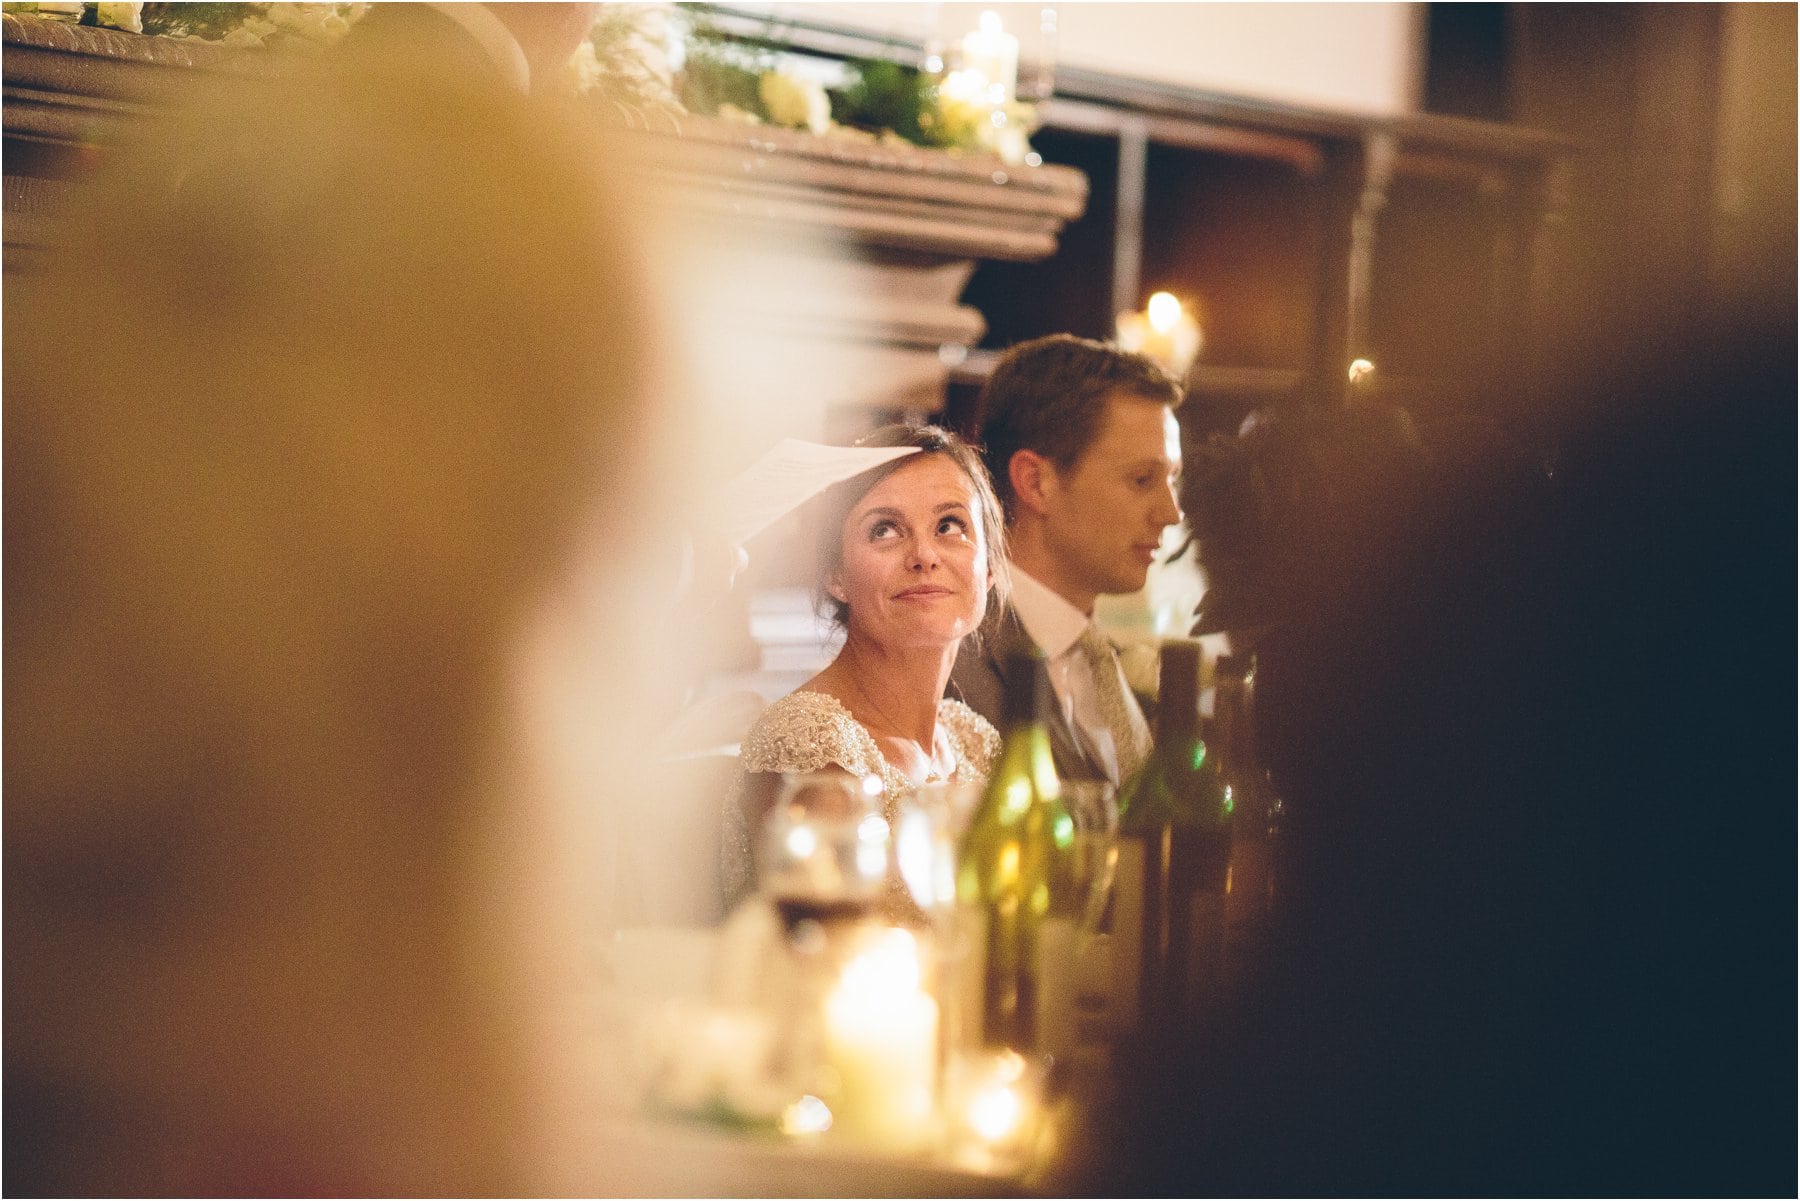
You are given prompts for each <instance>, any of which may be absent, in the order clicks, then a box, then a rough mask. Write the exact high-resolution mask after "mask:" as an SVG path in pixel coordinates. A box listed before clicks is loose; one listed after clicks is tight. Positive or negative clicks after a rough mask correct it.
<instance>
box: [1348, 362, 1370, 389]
mask: <svg viewBox="0 0 1800 1201" xmlns="http://www.w3.org/2000/svg"><path fill="white" fill-rule="evenodd" d="M1374 370H1375V364H1373V363H1371V362H1369V360H1367V359H1357V360H1355V361H1354V362H1352V363H1351V364H1350V382H1351V383H1353V384H1358V383H1361V382H1362V381H1363V379H1364V377H1366V376H1367V375H1368V374H1369V373H1370V372H1372V371H1374Z"/></svg>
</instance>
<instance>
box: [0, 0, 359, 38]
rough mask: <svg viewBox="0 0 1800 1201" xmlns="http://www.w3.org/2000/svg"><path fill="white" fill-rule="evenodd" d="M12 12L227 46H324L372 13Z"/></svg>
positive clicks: (207, 7)
mask: <svg viewBox="0 0 1800 1201" xmlns="http://www.w3.org/2000/svg"><path fill="white" fill-rule="evenodd" d="M4 7H5V9H6V11H7V12H10V13H20V14H31V15H36V16H41V17H50V18H53V19H56V20H65V21H78V22H79V23H80V24H83V25H96V26H101V27H103V28H108V29H122V30H124V31H126V32H127V33H144V34H152V35H154V36H157V37H166V38H193V39H196V40H199V41H208V42H218V43H221V44H223V45H226V46H268V47H275V48H281V47H290V46H306V45H318V44H323V43H326V42H330V41H333V40H335V39H337V38H339V37H342V36H343V34H344V32H345V31H346V30H348V29H349V28H350V25H351V23H352V22H354V21H355V20H356V19H357V18H358V17H360V16H362V14H363V13H364V12H365V11H366V10H367V9H368V7H369V6H368V5H367V4H366V3H358V4H280V3H270V4H258V3H241V4H145V3H142V2H141V0H128V2H126V3H98V4H96V3H87V4H72V3H71V4H43V3H37V4H34V3H18V4H14V3H8V4H6V5H5V6H4Z"/></svg>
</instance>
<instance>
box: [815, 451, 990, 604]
mask: <svg viewBox="0 0 1800 1201" xmlns="http://www.w3.org/2000/svg"><path fill="white" fill-rule="evenodd" d="M856 445H857V446H916V447H918V448H919V450H920V452H921V453H923V454H938V455H943V456H945V457H946V458H948V459H949V460H950V461H951V462H953V463H955V464H956V465H957V467H958V468H960V469H961V471H962V473H963V475H965V476H966V477H968V480H969V483H970V485H971V486H972V487H973V488H974V490H975V513H974V517H975V520H976V521H977V522H979V523H980V525H981V539H982V542H983V543H984V544H985V545H986V547H987V557H988V566H989V569H990V570H991V571H992V572H993V574H994V586H993V588H992V589H990V590H989V593H988V611H989V612H990V613H991V612H993V611H994V608H995V606H996V605H1000V604H1004V603H1005V602H1006V598H1007V596H1008V595H1009V594H1010V593H1011V591H1012V576H1011V575H1010V574H1008V570H1007V564H1006V524H1005V522H1004V520H1003V519H1002V518H1001V516H1000V501H999V498H998V497H997V496H995V494H994V483H993V481H992V480H991V479H989V478H988V472H987V467H986V466H985V465H983V463H982V461H981V456H980V455H979V454H977V453H976V451H975V448H974V447H973V446H970V445H969V444H968V443H967V442H965V441H964V440H963V439H962V438H960V437H958V436H957V435H956V434H954V433H952V432H951V431H949V430H947V429H944V428H943V427H942V426H936V425H911V424H896V425H884V426H882V427H881V428H880V429H878V430H875V431H874V432H873V433H870V434H866V435H864V436H863V437H861V438H859V439H857V441H856ZM917 458H918V455H904V456H902V457H900V458H898V459H893V460H891V461H889V462H886V463H883V464H881V465H880V466H879V467H871V468H870V469H869V470H867V471H865V472H863V473H862V474H860V475H853V476H851V477H850V478H849V479H847V480H845V481H844V482H843V483H841V484H837V485H834V486H833V487H831V488H827V489H826V490H825V491H824V492H823V493H822V494H820V496H819V498H818V499H817V500H816V501H814V502H813V519H814V521H816V522H817V529H818V539H819V555H818V558H819V564H818V566H819V572H818V576H817V578H816V579H815V581H814V584H813V593H814V604H815V606H816V607H817V609H818V611H819V613H820V614H821V615H822V616H824V617H826V618H829V619H830V620H831V622H832V623H833V624H834V625H836V626H837V627H838V628H840V629H843V628H846V627H847V626H848V625H849V622H850V606H849V605H847V604H845V603H844V602H843V601H841V600H839V599H837V597H835V596H833V595H831V593H830V592H829V591H828V588H827V586H828V585H829V583H830V581H831V579H832V577H833V576H835V575H836V574H837V571H838V569H839V568H841V567H842V566H843V564H844V520H845V518H847V517H849V515H850V510H852V509H854V508H855V507H856V505H857V502H859V501H861V500H862V498H863V497H865V496H867V495H868V494H869V493H870V491H872V490H873V489H874V487H875V485H877V484H879V483H880V482H881V481H882V480H885V479H886V478H887V477H888V476H890V475H892V474H894V472H896V471H898V470H900V468H902V467H904V466H906V465H907V464H908V463H911V462H913V461H914V460H915V459H917Z"/></svg>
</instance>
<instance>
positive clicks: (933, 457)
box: [830, 453, 994, 650]
mask: <svg viewBox="0 0 1800 1201" xmlns="http://www.w3.org/2000/svg"><path fill="white" fill-rule="evenodd" d="M976 506H977V501H976V495H975V488H974V486H973V485H972V484H971V483H970V482H969V477H968V476H966V475H964V474H963V472H962V469H961V468H960V467H958V466H957V465H956V463H955V462H954V461H953V460H951V459H950V458H949V457H948V456H947V455H942V454H932V453H927V454H921V455H915V456H914V457H913V458H912V459H910V460H909V461H908V462H907V463H906V464H905V466H903V467H901V468H899V469H898V470H896V471H894V472H893V473H892V474H890V475H889V476H887V478H885V479H883V480H882V481H881V482H880V483H878V484H876V485H875V487H873V488H871V489H870V490H869V491H868V492H867V493H866V494H865V495H864V496H863V497H862V499H860V500H858V501H857V502H856V504H854V505H853V506H851V509H850V514H849V516H848V517H846V518H845V519H844V528H843V547H842V549H843V558H842V565H841V566H840V567H839V569H838V571H837V573H836V574H835V575H834V577H833V578H832V581H831V587H830V592H831V594H832V595H833V596H835V597H837V599H839V600H840V601H843V602H844V603H845V604H846V605H848V606H849V610H850V614H849V623H850V632H851V634H852V636H855V637H865V638H869V639H872V640H873V641H875V642H877V643H879V644H880V645H882V646H886V647H890V648H893V649H896V650H898V649H904V648H911V647H944V646H948V645H950V644H951V643H953V642H955V641H957V640H958V639H960V638H962V637H963V636H964V635H966V634H969V633H971V632H973V631H974V629H975V627H976V626H978V625H980V624H981V619H982V616H983V615H984V614H985V613H986V612H987V594H988V588H989V587H990V586H991V585H992V584H993V582H994V578H993V573H992V571H991V570H990V569H989V565H988V555H987V543H986V541H985V539H984V538H983V536H982V530H981V522H980V519H979V517H978V516H977V507H976Z"/></svg>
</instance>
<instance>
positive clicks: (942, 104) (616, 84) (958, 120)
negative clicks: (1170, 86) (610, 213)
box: [4, 0, 1040, 166]
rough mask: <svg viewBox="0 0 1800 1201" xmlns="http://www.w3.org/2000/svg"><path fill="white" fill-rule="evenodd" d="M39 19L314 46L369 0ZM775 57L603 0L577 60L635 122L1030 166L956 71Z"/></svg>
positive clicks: (73, 11)
mask: <svg viewBox="0 0 1800 1201" xmlns="http://www.w3.org/2000/svg"><path fill="white" fill-rule="evenodd" d="M4 7H5V10H6V11H8V12H17V13H35V14H37V15H39V16H45V17H54V18H57V19H61V20H77V19H79V21H80V22H81V23H82V24H84V25H97V26H105V27H108V28H113V29H122V30H126V31H128V32H131V33H143V34H151V35H155V36H160V37H170V38H192V39H196V40H200V41H207V42H216V43H219V44H222V45H226V46H242V47H268V48H271V49H290V48H306V47H309V46H317V45H322V44H326V43H329V42H332V41H334V40H336V39H337V38H339V37H341V36H343V34H344V33H345V32H346V31H348V30H349V28H350V26H351V25H352V24H353V23H355V21H356V20H357V19H358V18H359V17H361V16H362V15H363V13H364V12H365V11H367V9H368V7H369V6H368V4H366V3H343V4H309V3H279V2H278V3H150V4H146V3H141V2H135V0H134V2H127V3H84V4H77V3H56V4H52V3H7V4H5V5H4ZM823 74H824V72H821V71H807V70H804V69H803V68H802V67H799V66H796V65H794V62H793V60H791V59H790V58H789V57H788V56H785V55H783V54H781V53H780V52H779V51H778V49H777V44H776V42H775V40H774V39H773V38H770V39H766V40H760V41H751V40H746V39H744V38H740V37H736V36H732V35H728V34H725V33H723V32H721V31H719V30H717V29H716V28H713V27H712V26H710V25H708V24H707V23H706V22H705V19H704V18H703V17H702V18H693V17H685V16H678V15H677V10H676V7H675V6H673V5H669V4H606V5H603V6H601V13H600V18H599V20H598V21H597V23H596V24H595V25H594V27H593V30H592V31H591V33H590V35H589V37H588V39H587V40H586V41H584V42H583V43H582V44H581V46H580V47H579V48H578V49H577V51H576V53H575V55H574V57H573V58H572V59H571V60H570V62H569V66H568V70H567V74H566V77H565V82H566V86H567V88H568V90H569V91H570V92H572V93H574V94H576V95H581V96H587V97H592V98H593V99H595V100H596V101H598V102H601V103H606V104H610V105H612V106H614V107H615V108H617V109H618V111H619V112H620V114H621V115H622V116H623V117H624V118H625V119H626V120H627V122H630V123H647V122H648V119H649V116H650V115H652V114H661V115H665V116H668V117H669V118H670V119H671V120H676V119H678V118H679V116H680V114H682V113H699V114H702V115H707V116H719V117H723V118H725V119H727V120H736V121H743V122H746V123H750V124H763V123H767V124H770V125H777V126H782V127H785V128H789V129H803V130H807V131H809V132H811V133H814V134H818V135H825V136H833V137H846V138H858V139H865V140H877V141H888V142H899V143H905V144H909V145H914V146H924V147H930V148H933V149H939V150H947V151H949V152H951V153H989V154H994V155H997V156H998V157H999V158H1000V159H1002V160H1003V161H1005V162H1006V163H1007V164H1009V165H1013V166H1017V165H1021V164H1025V165H1032V166H1035V165H1036V164H1037V163H1038V162H1039V161H1040V160H1039V159H1038V157H1037V155H1036V154H1034V153H1033V152H1032V150H1031V145H1030V141H1029V138H1030V134H1031V131H1032V130H1033V129H1034V128H1035V127H1036V112H1035V110H1034V109H1033V108H1032V107H1031V106H1030V105H1027V104H1021V103H1018V102H1010V103H1007V104H1003V105H995V104H992V103H990V102H989V101H988V99H987V98H986V97H984V96H981V95H977V94H967V95H965V94H963V90H961V89H959V88H958V87H957V86H956V76H955V75H954V74H953V75H950V76H948V77H942V78H940V77H937V76H933V75H927V74H926V73H924V72H922V71H919V70H916V69H914V68H912V67H907V66H902V65H901V64H898V63H894V62H889V61H885V60H879V59H862V60H854V61H851V62H848V63H845V64H842V67H841V70H839V71H838V78H837V82H836V83H835V86H830V87H828V86H827V84H826V83H825V82H822V81H821V75H823Z"/></svg>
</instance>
